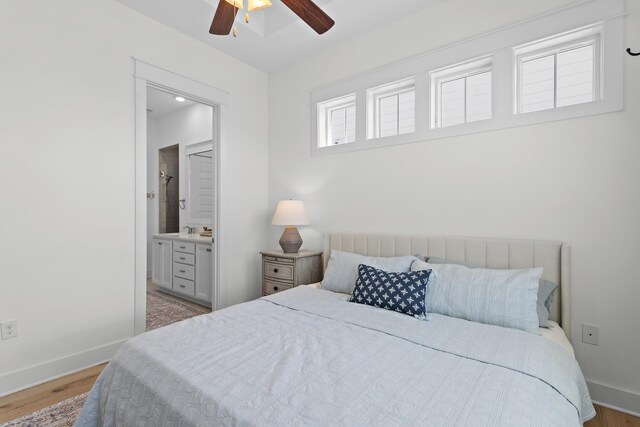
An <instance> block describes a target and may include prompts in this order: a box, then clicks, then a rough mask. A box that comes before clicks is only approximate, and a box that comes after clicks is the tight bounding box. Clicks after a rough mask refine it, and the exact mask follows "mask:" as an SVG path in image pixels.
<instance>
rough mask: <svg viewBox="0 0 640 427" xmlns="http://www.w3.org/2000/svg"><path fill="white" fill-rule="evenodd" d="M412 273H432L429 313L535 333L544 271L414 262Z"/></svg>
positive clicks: (428, 290)
mask: <svg viewBox="0 0 640 427" xmlns="http://www.w3.org/2000/svg"><path fill="white" fill-rule="evenodd" d="M411 270H412V271H417V270H432V274H434V275H435V277H436V279H435V280H434V281H433V282H432V283H429V288H428V289H427V299H426V305H427V311H428V312H430V313H438V314H444V315H446V316H451V317H458V318H460V319H466V320H471V321H473V322H479V323H486V324H489V325H496V326H503V327H506V328H513V329H521V330H523V331H529V332H535V331H537V330H538V313H537V310H536V301H537V299H538V282H539V280H540V276H541V275H542V268H530V269H524V270H489V269H484V268H475V269H471V268H467V267H465V266H462V265H455V264H430V263H426V262H422V261H415V262H414V263H413V265H412V266H411Z"/></svg>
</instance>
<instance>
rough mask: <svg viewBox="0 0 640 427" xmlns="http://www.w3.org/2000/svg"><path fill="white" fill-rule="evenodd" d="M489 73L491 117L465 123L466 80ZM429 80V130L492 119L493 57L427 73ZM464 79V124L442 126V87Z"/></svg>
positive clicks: (472, 60) (477, 59)
mask: <svg viewBox="0 0 640 427" xmlns="http://www.w3.org/2000/svg"><path fill="white" fill-rule="evenodd" d="M487 72H490V73H491V117H489V118H487V119H482V120H473V121H471V122H469V121H467V79H468V78H469V77H473V76H477V75H480V74H484V73H487ZM429 76H430V80H431V90H432V99H431V107H432V108H431V117H430V127H431V129H445V128H451V127H455V126H464V125H468V124H469V123H475V122H482V121H486V120H491V119H493V115H494V114H493V105H494V91H493V78H494V73H493V56H485V57H481V58H475V59H471V60H469V61H464V62H462V63H458V64H452V65H448V66H445V67H442V68H439V69H437V70H434V71H432V72H430V73H429ZM460 79H464V90H465V92H464V122H462V123H457V124H455V125H449V126H442V102H441V101H442V85H443V84H444V83H449V82H452V81H455V80H460Z"/></svg>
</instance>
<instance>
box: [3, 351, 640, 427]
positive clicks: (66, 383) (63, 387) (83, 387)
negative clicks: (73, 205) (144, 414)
mask: <svg viewBox="0 0 640 427" xmlns="http://www.w3.org/2000/svg"><path fill="white" fill-rule="evenodd" d="M105 366H106V364H102V365H98V366H94V367H93V368H89V369H85V370H84V371H80V372H76V373H75V374H71V375H67V376H66V377H63V378H59V379H57V380H53V381H49V382H48V383H44V384H41V385H38V386H35V387H31V388H28V389H26V390H23V391H19V392H17V393H14V394H10V395H8V396H5V397H0V423H4V422H7V421H10V420H13V419H16V418H19V417H22V416H23V415H27V414H29V413H31V412H34V411H37V410H39V409H43V408H46V407H47V406H50V405H54V404H56V403H58V402H62V401H63V400H66V399H69V398H71V397H73V396H77V395H78V394H81V393H84V392H86V391H89V390H90V389H91V386H93V383H94V382H95V380H96V378H98V375H100V372H102V369H104V367H105ZM596 412H597V415H596V417H595V418H594V419H592V420H591V421H589V422H588V423H586V424H585V427H640V418H637V417H634V416H631V415H627V414H624V413H622V412H618V411H614V410H613V409H608V408H604V407H602V406H597V405H596Z"/></svg>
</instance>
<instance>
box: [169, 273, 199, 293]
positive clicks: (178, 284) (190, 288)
mask: <svg viewBox="0 0 640 427" xmlns="http://www.w3.org/2000/svg"><path fill="white" fill-rule="evenodd" d="M173 290H174V291H175V292H180V293H181V294H185V295H189V296H194V295H195V294H196V287H195V284H194V282H193V281H192V280H186V279H181V278H179V277H174V278H173Z"/></svg>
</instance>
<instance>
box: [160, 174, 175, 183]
mask: <svg viewBox="0 0 640 427" xmlns="http://www.w3.org/2000/svg"><path fill="white" fill-rule="evenodd" d="M160 176H161V177H164V180H165V182H164V183H165V185H169V183H170V182H171V180H172V179H173V177H172V176H169V175H167V174H166V173H165V172H164V171H162V172H160Z"/></svg>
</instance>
